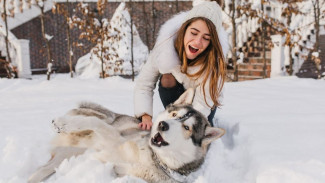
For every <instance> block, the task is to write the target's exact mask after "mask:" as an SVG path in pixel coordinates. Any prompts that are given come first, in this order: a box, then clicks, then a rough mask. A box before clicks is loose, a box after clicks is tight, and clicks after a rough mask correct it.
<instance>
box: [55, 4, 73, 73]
mask: <svg viewBox="0 0 325 183" xmlns="http://www.w3.org/2000/svg"><path fill="white" fill-rule="evenodd" d="M52 11H53V13H58V14H61V15H63V17H64V25H63V26H64V28H65V32H66V36H67V47H68V49H67V55H68V56H69V59H68V60H67V63H68V65H69V69H70V77H71V78H73V73H74V72H73V67H72V59H73V44H72V43H73V41H72V37H71V29H72V28H73V24H72V23H71V14H70V2H69V0H66V2H65V3H55V5H54V7H53V9H52Z"/></svg>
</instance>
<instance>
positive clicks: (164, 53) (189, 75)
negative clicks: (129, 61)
mask: <svg viewBox="0 0 325 183" xmlns="http://www.w3.org/2000/svg"><path fill="white" fill-rule="evenodd" d="M181 18H183V21H181V22H183V24H182V25H181V26H180V27H177V25H178V24H179V23H178V22H179V19H181ZM166 24H167V25H172V27H170V26H165V25H164V26H163V27H162V29H161V31H160V33H159V36H158V38H157V43H156V45H155V47H154V48H153V50H152V51H151V53H150V55H149V58H148V60H147V63H146V64H145V65H144V66H143V68H142V70H141V72H140V74H139V77H138V79H137V81H136V86H135V92H134V104H135V116H136V117H138V118H141V121H142V122H141V123H139V127H140V128H142V129H143V130H145V129H146V130H150V128H151V126H152V102H153V98H152V97H153V90H154V88H155V86H156V83H157V81H158V80H159V78H160V82H159V94H160V98H161V100H162V102H163V105H164V107H166V106H167V105H168V104H170V103H173V102H174V101H175V100H176V99H177V98H178V97H179V96H180V95H181V94H182V93H183V92H184V90H185V89H187V88H190V87H192V88H195V91H196V93H195V97H194V99H193V107H194V108H195V109H196V110H198V111H200V112H201V113H202V114H204V115H206V116H207V117H208V119H209V121H210V123H212V119H213V116H214V113H215V110H216V107H217V106H219V105H220V94H221V90H222V87H223V83H224V80H225V74H226V71H225V59H224V56H223V55H224V53H223V50H222V47H226V46H225V45H226V44H225V43H223V44H221V43H220V37H221V36H222V37H225V38H226V35H224V34H225V33H224V30H223V28H222V18H221V8H220V6H219V5H218V4H217V3H216V2H214V1H212V2H202V3H200V4H198V5H196V6H194V7H193V8H192V10H190V11H188V12H185V13H182V14H179V15H177V18H173V19H171V20H170V21H168V22H166ZM175 25H176V26H175ZM220 33H222V34H223V35H221V36H220ZM218 34H219V35H218ZM224 52H225V51H224Z"/></svg>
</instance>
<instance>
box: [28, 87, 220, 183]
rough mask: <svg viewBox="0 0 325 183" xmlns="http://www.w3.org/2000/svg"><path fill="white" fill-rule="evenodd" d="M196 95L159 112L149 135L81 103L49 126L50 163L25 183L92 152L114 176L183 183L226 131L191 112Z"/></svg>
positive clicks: (124, 117)
mask: <svg viewBox="0 0 325 183" xmlns="http://www.w3.org/2000/svg"><path fill="white" fill-rule="evenodd" d="M193 96H194V90H193V89H189V90H187V91H186V92H185V93H184V94H183V95H182V96H181V97H180V98H179V99H178V100H177V101H176V102H175V103H174V104H171V105H169V106H168V107H167V108H166V110H165V111H163V112H161V113H160V114H159V115H158V116H157V118H156V120H155V121H154V123H153V126H152V130H151V134H150V132H148V131H142V130H140V129H139V128H138V123H139V122H140V121H139V120H138V119H136V118H134V117H131V116H127V115H121V114H117V113H114V112H111V111H110V110H108V109H106V108H104V107H102V106H99V105H97V104H93V103H83V104H81V105H80V106H79V108H77V109H73V110H71V111H69V112H68V113H67V114H65V115H64V116H62V117H59V118H57V119H55V120H53V121H52V123H53V125H54V127H55V129H56V130H57V132H58V134H57V136H56V137H55V138H54V140H53V146H54V148H53V150H52V158H51V160H50V161H49V162H48V163H47V164H46V165H44V166H43V167H41V168H39V169H38V170H37V171H36V172H35V173H34V174H33V175H32V176H31V177H30V178H29V183H36V182H40V181H43V180H45V179H46V178H47V177H49V176H50V175H51V174H53V173H55V168H57V167H58V166H59V165H60V163H61V162H62V161H63V160H64V159H65V158H70V157H72V156H76V155H80V154H83V153H84V152H85V151H86V150H87V149H92V150H93V151H94V153H95V157H96V158H97V159H98V160H100V161H102V162H111V163H112V164H113V165H114V171H115V173H116V175H117V176H124V175H133V176H136V177H139V178H142V179H144V180H146V181H147V182H184V181H186V177H187V176H188V175H189V174H190V173H192V172H195V171H196V170H197V169H198V168H199V167H200V166H201V165H202V163H203V162H204V158H205V155H206V153H207V150H208V147H209V144H210V143H211V142H212V141H214V140H216V139H218V138H219V137H221V136H222V135H223V134H224V133H225V131H224V130H223V129H221V128H214V127H211V126H210V124H209V122H208V121H207V119H206V117H204V116H203V115H202V114H201V113H200V112H198V111H196V110H195V109H193V108H192V106H191V103H192V99H193Z"/></svg>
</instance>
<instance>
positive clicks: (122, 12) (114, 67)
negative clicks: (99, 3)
mask: <svg viewBox="0 0 325 183" xmlns="http://www.w3.org/2000/svg"><path fill="white" fill-rule="evenodd" d="M130 22H131V18H130V14H129V12H128V10H127V8H126V6H125V3H120V5H119V6H118V8H117V9H116V10H115V13H114V14H113V16H112V19H111V21H110V22H108V20H107V19H103V20H102V23H103V25H107V26H108V25H109V24H110V25H111V27H110V28H109V30H110V31H109V33H110V35H109V36H111V37H110V38H107V39H105V40H104V45H103V46H104V47H106V48H110V49H109V50H108V51H107V52H108V53H104V54H106V55H108V56H109V58H110V59H109V60H104V70H105V71H106V73H108V74H109V75H118V74H123V75H132V65H131V26H130V24H131V23H130ZM98 24H99V22H98ZM116 30H117V31H116ZM97 47H99V46H98V45H97ZM97 47H95V48H93V49H92V50H91V52H90V53H88V54H86V55H85V56H83V57H81V58H79V59H78V62H77V65H76V73H77V74H78V75H80V76H81V77H83V78H87V77H88V78H89V77H90V78H98V77H99V73H100V72H101V70H102V69H101V60H100V58H99V57H97V56H96V54H92V53H93V52H94V50H95V49H98V48H97ZM148 52H149V51H148V47H147V46H146V45H145V44H144V43H143V42H142V40H141V38H140V36H139V33H138V31H137V29H136V27H135V25H133V56H134V57H133V60H134V63H133V64H134V65H133V67H134V72H135V74H137V73H138V72H139V70H140V68H141V67H142V65H143V63H144V62H145V61H146V59H147V56H148ZM114 55H117V56H116V57H115V56H114ZM121 61H122V63H121V64H118V63H119V62H121ZM93 69H96V72H88V71H89V70H91V71H92V70H93Z"/></svg>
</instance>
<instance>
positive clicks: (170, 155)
mask: <svg viewBox="0 0 325 183" xmlns="http://www.w3.org/2000/svg"><path fill="white" fill-rule="evenodd" d="M193 97H194V90H193V89H188V90H186V91H185V92H184V94H183V95H182V96H181V97H180V98H179V99H178V100H177V101H176V102H175V103H174V104H171V105H169V106H168V107H167V108H166V110H165V111H163V112H162V113H160V114H159V115H158V116H157V119H156V120H155V122H154V124H153V127H152V131H151V138H150V142H149V143H150V146H151V148H152V149H153V151H154V152H155V153H156V155H157V156H158V158H159V159H160V160H161V161H162V162H163V163H164V164H166V165H167V166H168V167H169V168H171V169H174V170H176V169H180V168H182V167H184V166H186V165H188V164H191V163H193V162H196V161H198V160H201V161H203V159H204V156H205V154H206V151H207V149H208V146H209V144H210V143H211V142H212V141H214V140H216V139H218V138H220V137H221V136H222V135H223V134H224V133H225V130H223V129H221V128H214V127H211V126H210V124H209V122H208V120H207V118H206V117H205V116H203V115H202V114H201V113H200V112H198V111H196V110H195V109H194V108H193V107H192V105H191V104H192V100H193Z"/></svg>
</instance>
